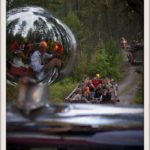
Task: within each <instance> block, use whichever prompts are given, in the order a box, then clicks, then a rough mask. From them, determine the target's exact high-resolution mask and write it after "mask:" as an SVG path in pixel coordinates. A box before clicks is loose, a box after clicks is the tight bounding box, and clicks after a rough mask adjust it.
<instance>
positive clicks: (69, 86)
mask: <svg viewBox="0 0 150 150" xmlns="http://www.w3.org/2000/svg"><path fill="white" fill-rule="evenodd" d="M76 85H77V82H75V81H74V80H73V79H72V78H65V79H64V80H62V81H60V82H58V83H56V84H53V85H52V86H51V87H50V88H49V89H50V94H51V99H50V101H51V102H53V103H62V102H64V100H65V98H66V97H67V96H68V95H69V93H70V92H71V91H72V90H73V89H74V88H75V87H76Z"/></svg>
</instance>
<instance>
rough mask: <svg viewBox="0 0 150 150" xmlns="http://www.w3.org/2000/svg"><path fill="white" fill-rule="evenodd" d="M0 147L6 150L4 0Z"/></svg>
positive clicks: (2, 3) (0, 1) (1, 3)
mask: <svg viewBox="0 0 150 150" xmlns="http://www.w3.org/2000/svg"><path fill="white" fill-rule="evenodd" d="M0 7H1V8H0V19H1V20H0V36H1V37H0V46H1V48H0V77H1V78H0V90H1V91H0V96H1V98H0V106H1V107H0V115H1V116H0V120H1V122H0V123H1V129H0V134H1V138H0V146H1V147H0V149H1V150H6V65H5V64H6V44H5V42H6V30H5V29H6V0H0Z"/></svg>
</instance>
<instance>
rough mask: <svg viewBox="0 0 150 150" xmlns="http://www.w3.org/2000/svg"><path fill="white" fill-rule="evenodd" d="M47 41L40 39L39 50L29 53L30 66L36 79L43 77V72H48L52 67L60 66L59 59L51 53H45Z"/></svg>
mask: <svg viewBox="0 0 150 150" xmlns="http://www.w3.org/2000/svg"><path fill="white" fill-rule="evenodd" d="M47 47H48V46H47V43H46V42H45V41H42V42H41V43H40V47H39V50H37V51H34V53H33V54H32V55H31V58H30V59H31V67H32V69H33V70H34V71H35V72H36V77H37V78H38V80H41V79H43V77H44V75H45V72H48V71H49V70H50V69H52V68H53V67H57V68H60V67H61V65H62V64H61V60H60V59H57V58H55V57H54V55H53V54H49V53H47V52H46V51H47Z"/></svg>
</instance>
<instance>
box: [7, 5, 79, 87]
mask: <svg viewBox="0 0 150 150" xmlns="http://www.w3.org/2000/svg"><path fill="white" fill-rule="evenodd" d="M6 42H7V50H6V53H7V58H6V59H7V80H8V81H9V83H13V84H16V83H17V82H18V79H20V78H22V77H29V78H31V79H32V80H34V82H36V83H39V84H51V83H53V82H54V81H57V80H58V79H62V78H64V77H65V76H66V75H68V74H69V73H70V72H71V69H72V67H73V65H74V62H75V57H76V40H75V37H74V35H73V33H72V32H71V30H70V29H69V28H68V27H67V26H66V25H65V24H64V23H62V22H61V21H60V20H58V19H57V18H56V17H54V16H53V15H52V14H51V13H50V12H49V11H47V10H45V9H43V8H41V7H21V8H17V9H12V10H10V11H9V12H8V13H7V40H6Z"/></svg>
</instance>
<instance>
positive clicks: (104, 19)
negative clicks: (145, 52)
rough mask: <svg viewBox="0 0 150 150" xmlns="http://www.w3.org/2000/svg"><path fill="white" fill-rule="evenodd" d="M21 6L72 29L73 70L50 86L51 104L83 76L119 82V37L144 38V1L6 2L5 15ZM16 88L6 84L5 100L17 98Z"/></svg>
mask: <svg viewBox="0 0 150 150" xmlns="http://www.w3.org/2000/svg"><path fill="white" fill-rule="evenodd" d="M23 6H40V7H43V8H45V9H47V10H48V11H50V12H51V13H52V14H53V15H54V16H56V17H57V18H58V19H60V20H61V21H63V22H64V23H65V24H66V25H67V26H68V27H69V28H70V29H71V30H72V32H73V33H74V35H75V37H76V40H77V58H76V63H75V65H74V68H73V71H72V72H71V74H70V76H68V77H66V78H65V79H64V80H62V81H60V82H58V83H56V84H53V85H52V86H50V87H49V88H50V93H51V94H50V95H51V99H52V100H51V101H52V102H53V103H58V102H64V98H65V97H66V96H67V95H68V94H69V93H70V92H71V91H72V90H73V89H74V87H75V86H76V85H77V83H78V82H81V80H82V78H83V76H84V75H85V74H86V75H88V76H89V77H93V76H94V75H95V74H96V73H99V74H100V76H101V77H102V78H105V77H109V78H113V79H114V80H116V81H121V80H122V79H123V78H124V77H125V74H124V68H123V67H122V64H123V62H124V61H125V59H126V58H125V56H124V54H123V51H122V49H121V47H120V39H121V37H125V38H126V39H127V41H128V42H130V41H132V40H136V41H142V40H143V38H144V1H143V0H136V1H135V0H7V12H8V11H9V10H10V9H13V8H17V7H23ZM66 83H67V84H66ZM141 86H143V85H141ZM17 88H18V87H17ZM17 88H16V91H13V92H12V87H11V86H9V85H7V99H16V97H17ZM140 89H141V87H140ZM141 91H142V92H141ZM141 91H140V93H141V95H140V96H141V97H143V95H142V94H143V89H141ZM140 103H142V102H140Z"/></svg>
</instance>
